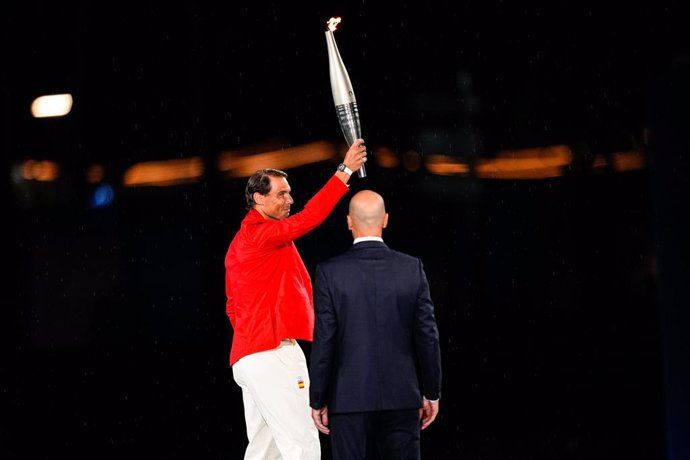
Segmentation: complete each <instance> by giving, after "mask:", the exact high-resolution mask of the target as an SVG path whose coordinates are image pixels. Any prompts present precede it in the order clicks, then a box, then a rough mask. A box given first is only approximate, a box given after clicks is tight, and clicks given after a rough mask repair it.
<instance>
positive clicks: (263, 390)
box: [232, 340, 321, 460]
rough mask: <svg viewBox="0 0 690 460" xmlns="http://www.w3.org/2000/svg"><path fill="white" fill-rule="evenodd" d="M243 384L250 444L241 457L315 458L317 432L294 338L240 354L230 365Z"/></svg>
mask: <svg viewBox="0 0 690 460" xmlns="http://www.w3.org/2000/svg"><path fill="white" fill-rule="evenodd" d="M232 374H233V377H234V379H235V382H236V383H237V384H238V385H239V386H240V388H242V399H243V401H244V419H245V422H246V424H247V438H248V439H249V445H248V446H247V450H246V451H245V454H244V458H245V460H265V459H284V460H312V459H313V460H318V459H320V458H321V444H320V442H319V432H318V431H317V430H316V427H315V426H314V422H313V420H312V418H311V408H310V407H309V374H308V372H307V360H306V359H305V357H304V352H303V351H302V348H300V346H299V344H298V343H297V342H294V341H293V342H290V341H289V340H287V341H286V340H284V341H282V342H281V343H280V346H279V347H278V348H276V349H273V350H268V351H262V352H259V353H253V354H251V355H247V356H244V357H243V358H241V359H240V360H239V361H237V362H236V363H235V364H234V365H233V366H232Z"/></svg>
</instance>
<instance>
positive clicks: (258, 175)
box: [244, 168, 288, 210]
mask: <svg viewBox="0 0 690 460" xmlns="http://www.w3.org/2000/svg"><path fill="white" fill-rule="evenodd" d="M270 176H273V177H285V178H286V179H287V176H288V175H287V173H286V172H284V171H281V170H280V169H272V168H264V169H259V170H258V171H256V172H254V174H252V175H251V177H249V180H248V181H247V187H245V189H244V198H245V199H246V200H247V209H248V210H249V209H253V208H254V205H256V202H254V193H256V192H259V193H260V194H262V195H264V196H266V195H268V194H269V193H270V191H271V179H270V178H269V177H270Z"/></svg>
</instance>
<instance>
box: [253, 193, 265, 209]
mask: <svg viewBox="0 0 690 460" xmlns="http://www.w3.org/2000/svg"><path fill="white" fill-rule="evenodd" d="M252 198H254V203H256V204H258V205H261V206H262V205H263V204H264V199H265V198H266V197H265V196H263V195H262V194H260V193H259V192H254V194H253V195H252Z"/></svg>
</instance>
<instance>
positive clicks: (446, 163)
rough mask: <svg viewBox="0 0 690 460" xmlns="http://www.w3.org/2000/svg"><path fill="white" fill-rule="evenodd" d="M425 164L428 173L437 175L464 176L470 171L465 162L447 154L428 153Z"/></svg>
mask: <svg viewBox="0 0 690 460" xmlns="http://www.w3.org/2000/svg"><path fill="white" fill-rule="evenodd" d="M425 164H426V169H427V170H428V171H429V172H430V173H432V174H438V175H439V176H464V175H467V174H468V173H469V171H470V167H469V165H468V164H467V163H463V162H462V161H461V160H460V159H459V158H456V157H452V156H449V155H429V156H428V157H427V158H426V162H425Z"/></svg>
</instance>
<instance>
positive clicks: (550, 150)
mask: <svg viewBox="0 0 690 460" xmlns="http://www.w3.org/2000/svg"><path fill="white" fill-rule="evenodd" d="M572 156H573V155H572V151H571V150H570V147H568V146H567V145H554V146H549V147H541V148H529V149H520V150H505V151H502V152H499V153H498V154H497V155H496V158H492V159H480V160H478V161H477V164H476V165H475V175H476V176H477V177H479V178H482V179H546V178H550V177H558V176H562V175H563V169H564V167H565V166H567V165H569V164H570V163H571V162H572Z"/></svg>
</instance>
